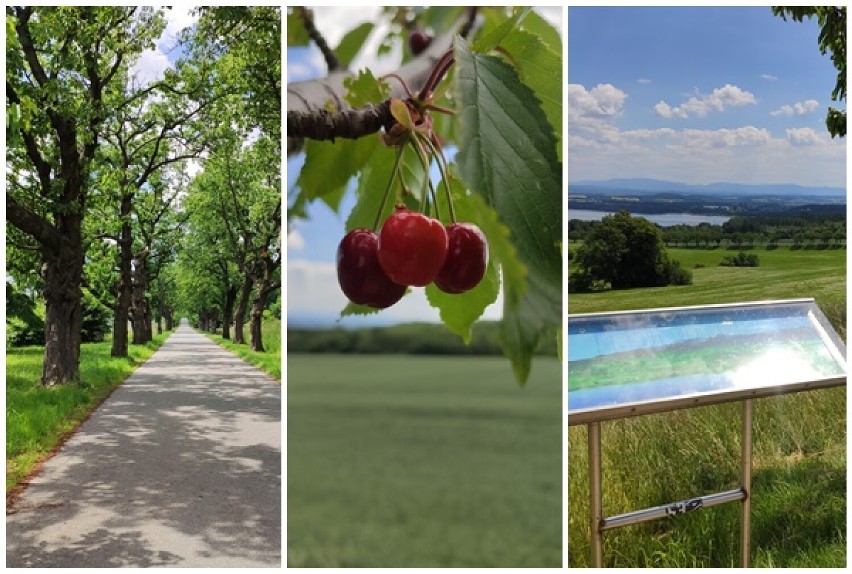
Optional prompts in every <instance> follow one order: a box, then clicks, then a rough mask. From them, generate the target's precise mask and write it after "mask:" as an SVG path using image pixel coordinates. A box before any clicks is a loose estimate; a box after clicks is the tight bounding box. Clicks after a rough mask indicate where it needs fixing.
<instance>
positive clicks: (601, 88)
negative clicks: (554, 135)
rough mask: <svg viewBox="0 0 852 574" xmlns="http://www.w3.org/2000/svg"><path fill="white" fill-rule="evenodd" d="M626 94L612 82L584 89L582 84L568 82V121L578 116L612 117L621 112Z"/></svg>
mask: <svg viewBox="0 0 852 574" xmlns="http://www.w3.org/2000/svg"><path fill="white" fill-rule="evenodd" d="M626 99H627V94H626V93H624V92H623V91H621V90H619V89H618V88H616V87H615V86H613V85H612V84H598V85H597V86H595V87H594V88H592V89H591V90H586V88H585V86H583V85H582V84H568V114H569V116H568V117H569V121H570V118H571V116H572V115H573V116H574V117H575V118H579V117H595V118H603V117H613V116H617V115H619V114H621V111H622V108H623V107H624V100H626Z"/></svg>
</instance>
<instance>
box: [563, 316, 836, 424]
mask: <svg viewBox="0 0 852 574" xmlns="http://www.w3.org/2000/svg"><path fill="white" fill-rule="evenodd" d="M845 357H846V348H845V345H844V344H843V342H842V340H841V339H840V337H838V335H837V333H836V332H835V331H834V329H833V328H832V326H831V324H830V323H829V322H828V320H826V318H825V316H824V315H823V313H822V311H821V310H820V309H819V307H818V306H817V305H816V303H815V302H814V300H813V299H797V300H788V301H766V302H755V303H740V304H734V305H710V306H702V307H680V308H672V309H651V310H642V311H629V312H613V313H594V314H583V315H569V316H568V424H571V425H573V424H584V423H588V422H592V421H602V420H609V419H615V418H622V417H626V416H633V415H640V414H648V413H652V412H662V411H666V410H673V409H676V408H685V407H690V406H700V405H706V404H714V403H719V402H726V401H733V400H739V399H743V398H759V397H763V396H769V395H774V394H782V393H789V392H795V391H800V390H806V389H815V388H822V387H829V386H835V385H840V384H844V383H845V381H846V358H845Z"/></svg>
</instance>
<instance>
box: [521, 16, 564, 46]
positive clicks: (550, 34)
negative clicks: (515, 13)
mask: <svg viewBox="0 0 852 574" xmlns="http://www.w3.org/2000/svg"><path fill="white" fill-rule="evenodd" d="M521 29H523V30H526V31H527V32H529V33H531V34H534V35H535V36H538V38H539V39H540V40H541V41H542V42H544V44H545V45H546V46H547V47H548V48H550V49H551V50H553V51H554V52H556V53H557V54H560V55H561V54H562V37H561V36H560V35H559V32H558V31H557V30H556V28H554V27H553V25H552V24H551V23H550V22H548V21H547V20H545V19H544V18H542V17H541V15H540V14H539V13H538V12H536V11H535V10H533V11H532V12H530V14H529V15H527V17H526V18H524V21H523V22H522V23H521Z"/></svg>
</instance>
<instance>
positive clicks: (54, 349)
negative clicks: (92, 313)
mask: <svg viewBox="0 0 852 574" xmlns="http://www.w3.org/2000/svg"><path fill="white" fill-rule="evenodd" d="M62 219H65V220H66V224H67V226H68V227H69V228H70V229H69V233H68V235H66V238H68V239H70V241H63V243H62V244H61V245H60V249H59V250H58V252H53V250H52V249H48V248H45V249H44V250H43V251H42V257H43V261H44V299H45V317H44V364H43V369H42V376H41V384H42V386H45V387H52V386H54V385H61V384H66V383H79V382H80V328H81V326H82V321H83V311H82V306H81V300H82V296H83V293H82V291H81V290H80V285H81V281H82V277H83V248H82V242H81V241H80V232H79V229H80V217H79V216H76V215H70V216H65V217H63V218H62ZM69 236H70V237H69Z"/></svg>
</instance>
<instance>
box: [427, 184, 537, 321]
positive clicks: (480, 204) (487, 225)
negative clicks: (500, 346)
mask: <svg viewBox="0 0 852 574" xmlns="http://www.w3.org/2000/svg"><path fill="white" fill-rule="evenodd" d="M451 171H452V168H451ZM450 179H451V182H452V183H451V184H450V190H451V192H452V195H453V207H454V209H455V213H456V220H457V221H468V222H470V223H473V224H475V225H476V226H477V227H479V229H480V230H482V233H484V234H485V238H486V239H487V241H488V255H489V257H490V258H491V260H492V261H493V262H494V263H495V264H498V265H499V266H500V269H501V271H502V275H503V283H504V289H503V291H504V293H503V299H504V305H507V306H509V307H514V306H516V305H517V304H518V302H519V301H520V296H521V295H522V294H523V292H524V291H525V290H526V286H527V281H526V275H527V269H526V267H525V266H524V264H523V263H521V261H520V260H519V259H518V252H517V249H515V245H514V244H513V243H512V241H511V238H510V236H509V235H510V233H509V228H508V227H506V226H505V225H503V223H501V222H500V218H499V216H498V215H497V212H496V211H494V208H492V207H491V206H490V205H488V204H487V203H485V200H484V199H483V198H482V196H480V195H479V194H476V193H468V191H467V189H465V187H464V184H463V183H462V182H461V181H460V180H459V179H458V178H455V177H453V176H450ZM436 192H437V194H438V205H439V206H440V208H441V213H442V214H445V215H446V214H447V213H449V208H448V207H447V200H446V193H445V191H444V186H443V183H442V184H440V185H439V186H438V188H437V189H436ZM507 287H508V288H509V289H508V290H507ZM507 291H508V293H507ZM507 295H508V299H507Z"/></svg>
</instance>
